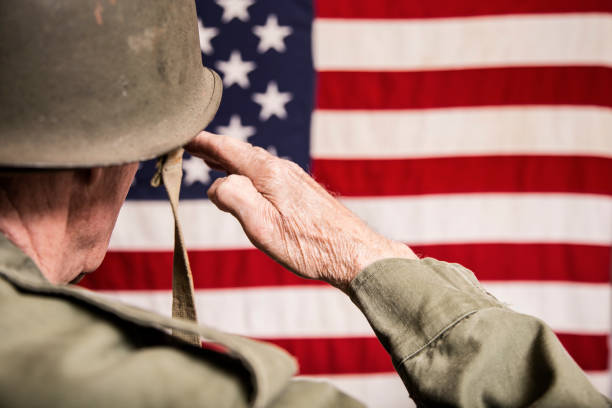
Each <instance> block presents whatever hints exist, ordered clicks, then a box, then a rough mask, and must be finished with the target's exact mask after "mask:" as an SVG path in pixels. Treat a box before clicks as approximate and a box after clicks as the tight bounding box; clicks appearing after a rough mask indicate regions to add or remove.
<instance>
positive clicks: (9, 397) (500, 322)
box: [0, 235, 609, 407]
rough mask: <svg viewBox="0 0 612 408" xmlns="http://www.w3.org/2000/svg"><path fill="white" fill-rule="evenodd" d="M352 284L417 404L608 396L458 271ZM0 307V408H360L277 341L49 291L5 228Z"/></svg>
mask: <svg viewBox="0 0 612 408" xmlns="http://www.w3.org/2000/svg"><path fill="white" fill-rule="evenodd" d="M351 291H352V299H353V302H354V303H355V304H356V305H357V306H358V307H359V308H360V309H361V310H362V312H363V313H364V314H365V315H366V317H367V318H368V320H369V322H370V324H371V325H372V327H373V328H374V330H375V332H376V334H377V336H378V338H379V340H380V341H381V342H382V344H383V345H384V346H385V348H386V349H387V351H388V352H389V354H390V356H391V358H392V360H393V363H394V365H395V368H396V370H397V372H398V373H399V375H400V376H401V378H402V380H403V381H404V384H405V385H406V387H407V389H408V390H409V392H410V395H411V397H412V398H413V399H414V400H415V401H416V402H417V404H419V405H421V406H440V405H443V406H464V407H481V406H500V407H514V406H516V407H520V406H529V405H532V406H540V407H545V406H546V407H547V406H550V407H565V406H567V407H580V406H584V407H599V406H608V404H609V401H608V400H607V399H606V398H605V397H603V396H602V395H601V394H599V393H598V392H597V391H596V390H595V389H594V388H593V387H592V385H591V384H590V382H589V381H588V379H587V378H586V376H585V375H584V374H583V373H582V371H581V370H580V368H579V367H578V366H577V365H576V363H575V362H574V361H573V360H572V359H571V357H570V356H569V355H568V354H567V353H566V352H565V350H564V349H563V347H562V346H561V345H560V343H559V341H558V340H557V338H556V337H555V335H554V334H553V333H552V331H551V330H550V328H548V327H547V326H546V325H545V324H544V323H542V322H541V321H539V320H537V319H535V318H533V317H529V316H525V315H521V314H518V313H515V312H513V311H511V310H509V309H508V308H506V307H504V305H502V304H501V303H500V302H498V301H497V300H496V299H495V298H493V297H492V296H490V295H489V294H487V293H486V292H485V291H484V290H483V289H482V288H481V287H480V285H479V283H478V281H477V280H476V278H475V277H474V275H473V274H472V273H471V272H470V271H468V270H466V269H465V268H463V267H461V266H460V265H456V264H447V263H444V262H439V261H435V260H432V259H423V260H406V259H387V260H383V261H379V262H377V263H374V264H373V265H371V266H369V267H368V268H366V269H365V270H364V271H362V272H361V273H360V274H359V275H358V276H357V277H356V278H355V279H354V280H353V282H352V283H351ZM602 307H607V306H606V305H602ZM0 310H1V315H0V333H1V336H2V337H1V340H0V406H2V407H4V406H6V407H73V406H74V407H83V406H87V407H108V406H115V407H183V406H185V407H187V406H188V407H197V406H203V407H245V406H255V407H356V406H361V405H360V403H359V402H358V401H355V400H353V399H352V398H350V397H348V396H346V395H344V394H343V393H341V392H340V391H338V390H336V389H334V388H333V387H331V386H329V385H327V384H324V383H317V382H309V381H304V380H295V379H293V375H294V373H295V371H296V365H295V362H294V360H293V359H292V358H291V357H290V356H289V355H287V354H286V353H285V352H284V351H282V350H280V349H279V348H277V347H275V346H273V345H269V344H266V343H262V342H257V341H253V340H249V339H245V338H243V337H239V336H234V335H229V334H226V333H222V332H219V331H217V330H214V329H212V328H209V327H206V326H201V325H195V324H192V323H190V322H186V321H180V320H176V319H175V320H173V319H170V318H166V317H163V316H159V315H156V314H153V313H149V312H146V311H143V310H140V309H137V308H133V307H130V306H126V305H123V304H120V303H117V302H113V301H109V300H107V299H104V298H102V297H100V296H99V295H97V294H95V293H92V292H90V291H87V290H84V289H82V288H79V287H75V286H71V285H68V286H57V285H52V284H50V283H49V282H47V281H46V280H45V278H44V277H43V276H42V274H41V272H40V271H39V269H38V268H37V267H36V265H35V264H34V262H33V261H32V260H31V259H29V258H28V257H27V256H26V255H25V254H23V252H21V251H20V250H19V249H18V248H16V247H15V246H14V245H12V244H11V243H10V242H9V241H8V240H7V239H6V238H5V237H4V236H2V235H0ZM171 330H182V331H185V332H188V333H194V334H198V335H200V336H202V338H203V339H204V340H205V342H206V344H214V347H204V348H197V347H194V346H190V345H188V344H186V343H183V342H182V341H180V340H178V339H177V338H175V337H173V336H171V335H170V334H169V333H170V331H171ZM363 358H368V356H363Z"/></svg>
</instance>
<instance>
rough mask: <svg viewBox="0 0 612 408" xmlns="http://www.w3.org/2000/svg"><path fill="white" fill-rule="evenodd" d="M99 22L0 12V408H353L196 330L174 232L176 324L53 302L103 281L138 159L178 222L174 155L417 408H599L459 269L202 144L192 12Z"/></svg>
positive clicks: (210, 81)
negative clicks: (357, 335)
mask: <svg viewBox="0 0 612 408" xmlns="http://www.w3.org/2000/svg"><path fill="white" fill-rule="evenodd" d="M96 7H99V4H97V3H95V2H87V1H78V0H60V1H54V2H52V1H41V0H29V1H23V0H19V1H17V0H13V1H5V2H2V4H1V5H0V33H1V41H0V81H1V83H0V138H1V139H0V167H1V169H0V232H1V233H0V312H1V313H0V334H1V337H0V405H1V406H7V407H38V406H41V407H42V406H44V407H56V406H61V407H72V406H75V407H77V406H78V407H80V406H88V407H98V406H99V407H107V406H118V407H119V406H120V407H124V406H129V407H156V406H160V407H161V406H171V407H182V406H189V407H195V406H207V407H244V406H255V407H309V408H311V407H354V406H361V404H360V403H359V402H358V401H355V400H353V399H352V398H350V397H348V396H347V395H345V394H343V393H342V392H340V391H338V390H336V389H334V388H333V387H331V386H329V385H327V384H324V383H317V382H311V381H305V380H295V379H293V378H292V376H293V375H294V373H295V371H296V367H295V363H294V361H293V359H292V358H291V357H290V356H289V355H287V354H286V353H285V352H283V351H282V350H280V349H279V348H277V347H275V346H273V345H269V344H266V343H261V342H257V341H253V340H248V339H245V338H242V337H239V336H235V335H230V334H227V333H222V332H220V331H217V330H215V329H214V328H211V327H207V326H204V325H198V324H197V323H195V322H194V320H195V310H194V307H193V298H192V296H191V292H192V290H193V284H192V281H191V276H190V272H189V267H188V261H187V258H186V252H185V250H184V247H183V245H182V238H181V232H180V226H179V224H178V220H176V233H175V239H176V248H175V261H174V272H173V274H174V275H173V283H174V287H173V290H174V294H175V299H174V303H173V315H174V318H166V317H162V316H159V315H156V314H153V313H149V312H146V311H143V310H140V309H136V308H133V307H130V306H126V305H123V304H121V303H117V302H113V301H109V300H107V299H104V298H102V297H100V296H97V295H96V294H95V293H92V292H89V291H87V290H84V289H82V288H79V287H75V286H73V285H71V284H70V283H71V282H73V281H75V280H77V279H78V278H79V277H80V276H81V275H82V274H83V273H88V272H91V271H93V270H95V269H96V268H97V267H98V266H99V264H100V263H101V261H102V259H103V257H104V254H105V252H106V248H107V245H108V241H109V238H110V235H111V231H112V229H113V225H114V223H115V220H116V218H117V215H118V212H119V209H120V207H121V204H122V203H123V201H124V199H125V196H126V194H127V191H128V188H129V186H130V184H131V181H132V179H133V177H134V173H135V172H136V169H137V167H138V164H137V163H138V162H139V161H142V160H147V159H151V158H155V157H159V158H160V161H159V172H158V174H157V177H156V179H155V180H154V182H155V183H161V184H164V186H165V188H166V189H167V190H168V194H169V197H170V201H171V205H172V208H173V210H174V212H175V215H176V214H177V212H176V207H177V205H178V190H179V185H180V179H181V163H180V159H181V154H182V150H181V147H182V146H184V145H186V148H187V149H188V150H189V151H190V152H191V153H192V154H193V155H195V156H197V157H200V158H202V159H204V160H206V161H207V162H208V163H209V164H210V165H211V166H213V167H215V168H218V169H221V170H224V171H226V172H227V173H228V174H229V175H228V176H227V177H224V178H221V179H218V180H217V181H216V182H215V183H214V184H213V185H212V187H211V188H210V190H209V192H208V194H209V197H210V199H211V200H212V202H213V203H215V204H216V205H217V206H218V207H219V208H220V209H221V210H223V211H227V212H230V213H231V214H233V215H234V216H235V217H236V218H237V219H238V220H239V221H240V223H241V225H242V227H243V229H244V231H245V233H246V234H247V235H248V237H249V239H250V240H251V241H252V242H253V243H254V244H255V245H256V246H257V247H258V248H259V249H261V250H263V251H264V252H266V253H267V254H268V255H270V256H271V257H273V258H274V259H275V260H277V261H278V262H280V263H281V264H282V265H284V266H285V267H287V268H288V269H289V270H291V271H293V272H294V273H296V274H298V275H300V276H303V277H306V278H311V279H319V280H323V281H325V282H328V283H329V284H331V285H333V286H335V287H337V288H338V289H339V290H341V291H343V292H345V293H346V294H347V295H348V296H350V297H351V299H352V300H353V302H354V303H355V305H356V307H358V308H359V309H360V310H361V311H362V312H363V313H364V314H365V316H366V317H367V318H368V320H369V322H370V324H371V325H372V327H373V329H374V331H375V332H376V334H377V336H378V338H379V339H380V341H381V342H382V344H383V345H384V346H385V348H386V349H387V351H388V352H389V354H390V356H391V358H392V360H393V362H394V365H395V367H396V369H397V372H398V373H399V375H400V376H401V378H402V380H403V381H404V383H405V385H406V387H407V389H408V391H409V392H410V394H411V396H412V398H413V399H414V400H415V401H416V402H417V404H419V405H422V406H438V405H444V406H465V407H480V406H504V407H511V406H516V407H518V406H529V405H532V406H536V405H537V406H554V407H561V406H571V407H577V406H589V407H597V406H607V405H608V404H609V401H608V400H607V399H606V398H605V397H604V396H602V395H601V394H599V393H598V392H597V391H596V390H595V389H594V388H593V387H592V385H591V384H590V383H589V381H588V380H587V378H586V376H585V375H584V374H583V373H582V371H581V370H580V368H579V367H578V366H577V365H576V363H575V362H574V361H573V360H572V359H571V358H570V357H569V355H568V354H567V353H566V352H565V351H564V349H563V347H562V346H561V345H560V343H559V341H558V340H557V339H556V337H555V336H554V334H553V333H552V331H551V330H550V328H548V327H547V326H546V325H545V324H544V323H542V322H541V321H539V320H537V319H535V318H532V317H529V316H525V315H521V314H517V313H515V312H513V311H511V310H509V309H507V308H506V307H504V305H502V304H501V303H500V302H498V301H497V300H496V299H495V298H493V297H492V296H490V295H489V294H487V293H486V292H485V291H484V290H483V289H482V288H481V286H480V285H479V283H478V281H477V280H476V278H475V277H474V275H473V274H472V273H471V272H470V271H468V270H466V269H465V268H463V267H461V266H460V265H456V264H447V263H444V262H440V261H436V260H433V259H418V258H417V257H416V256H415V254H414V253H413V252H412V251H411V250H410V248H408V247H407V246H405V245H403V244H401V243H399V242H395V241H392V240H390V239H387V238H385V237H383V236H381V235H379V234H377V233H375V232H374V231H372V230H371V229H369V228H368V227H367V226H366V225H365V224H364V223H363V222H362V221H361V220H359V219H358V218H357V217H356V216H355V215H353V214H352V213H351V212H350V211H348V210H347V209H346V208H345V207H343V206H342V205H341V204H340V203H339V202H338V201H336V200H335V199H334V198H333V197H332V196H331V195H329V194H328V193H327V192H326V191H325V190H324V189H323V188H322V187H320V186H319V185H318V184H317V183H316V182H315V181H313V180H312V179H311V178H310V177H309V176H308V175H307V174H306V173H304V172H303V171H302V170H301V169H300V168H299V167H298V166H297V165H295V164H293V163H290V162H288V161H285V160H281V159H278V158H276V157H273V156H271V155H269V154H268V153H266V152H265V151H264V150H262V149H259V148H256V147H252V146H251V145H249V144H246V143H242V142H239V141H237V140H234V139H231V138H227V137H223V136H217V135H213V134H209V133H204V132H202V133H199V132H200V130H201V129H203V128H204V127H206V125H207V124H208V123H209V122H210V120H211V119H212V117H213V115H214V114H215V112H216V110H217V107H218V105H219V102H220V99H221V90H222V84H221V81H220V79H219V77H218V76H217V75H216V74H215V73H214V72H212V71H211V70H209V69H207V68H203V67H202V64H201V56H200V50H199V46H198V31H197V23H196V12H195V5H194V4H193V2H192V1H191V0H173V1H162V0H147V1H145V0H131V1H109V2H108V4H106V3H105V7H104V11H103V13H102V12H101V10H99V9H97V8H96ZM402 216H409V215H402ZM211 273H215V271H211ZM201 341H205V342H206V343H208V344H215V346H214V347H205V348H202V347H201V346H200V342H201ZM363 358H368V356H363Z"/></svg>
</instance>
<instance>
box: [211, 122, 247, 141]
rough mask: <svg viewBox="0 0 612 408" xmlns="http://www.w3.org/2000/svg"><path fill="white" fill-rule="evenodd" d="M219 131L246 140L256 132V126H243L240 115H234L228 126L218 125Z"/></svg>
mask: <svg viewBox="0 0 612 408" xmlns="http://www.w3.org/2000/svg"><path fill="white" fill-rule="evenodd" d="M216 130H217V133H221V134H224V135H227V136H231V137H235V138H236V139H238V140H241V141H243V142H246V141H247V139H248V138H249V137H251V136H253V135H254V134H255V127H254V126H242V122H241V121H240V116H238V115H232V117H231V118H230V120H229V125H227V126H217V129H216Z"/></svg>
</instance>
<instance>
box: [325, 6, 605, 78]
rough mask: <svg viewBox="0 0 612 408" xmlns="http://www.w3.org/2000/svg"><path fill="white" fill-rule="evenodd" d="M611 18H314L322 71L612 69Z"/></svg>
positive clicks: (529, 16)
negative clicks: (476, 68) (485, 68)
mask: <svg viewBox="0 0 612 408" xmlns="http://www.w3.org/2000/svg"><path fill="white" fill-rule="evenodd" d="M610 38H612V16H611V15H609V14H551V15H537V16H532V15H523V16H496V17H471V18H447V19H431V20H335V19H317V20H315V22H314V27H313V50H314V62H315V68H316V69H317V70H373V71H381V70H425V69H444V68H459V67H461V68H465V67H491V66H518V65H520V66H527V65H530V66H534V65H605V66H610V65H612V41H610Z"/></svg>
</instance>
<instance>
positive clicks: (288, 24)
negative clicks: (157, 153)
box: [128, 0, 315, 200]
mask: <svg viewBox="0 0 612 408" xmlns="http://www.w3.org/2000/svg"><path fill="white" fill-rule="evenodd" d="M196 8H197V11H198V26H199V32H200V48H201V49H202V61H203V63H204V65H206V66H208V67H210V68H212V69H214V70H215V71H217V72H218V73H219V75H220V76H221V78H222V79H223V82H224V89H223V99H222V101H221V106H220V108H219V111H218V113H217V115H216V116H215V119H214V120H213V121H212V122H211V123H210V125H209V126H208V127H207V130H209V131H211V132H216V133H222V134H227V135H230V136H233V137H237V138H239V139H242V140H245V141H248V142H249V143H252V144H254V145H258V146H261V147H263V148H265V149H267V150H268V151H270V152H271V153H273V154H276V155H278V156H280V157H284V158H287V159H290V160H292V161H294V162H296V163H298V164H299V165H300V166H301V167H302V168H304V169H305V170H308V168H309V164H310V156H309V147H310V118H311V114H312V110H313V105H314V89H315V88H314V85H315V84H314V82H315V72H314V68H313V61H312V54H311V48H312V46H311V31H312V20H313V9H312V2H311V0H282V1H280V0H199V1H196ZM183 169H184V176H183V187H182V191H181V198H183V199H190V198H192V199H196V198H197V199H202V198H205V197H206V194H205V191H206V189H207V188H208V186H209V185H210V184H211V183H212V182H213V181H214V180H215V179H216V178H217V177H220V176H222V173H220V172H218V171H213V170H210V169H208V168H207V167H206V165H205V164H204V163H203V162H202V161H201V160H199V159H195V158H191V157H189V155H188V154H185V158H184V165H183ZM154 171H155V161H154V160H152V161H147V162H144V163H142V164H141V166H140V170H139V171H138V173H137V175H136V179H135V181H134V184H133V185H132V188H131V189H130V192H129V194H128V199H136V200H138V199H163V198H165V193H164V191H163V189H161V188H159V189H154V188H151V187H150V186H149V181H150V179H151V177H152V175H153V173H154Z"/></svg>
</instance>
